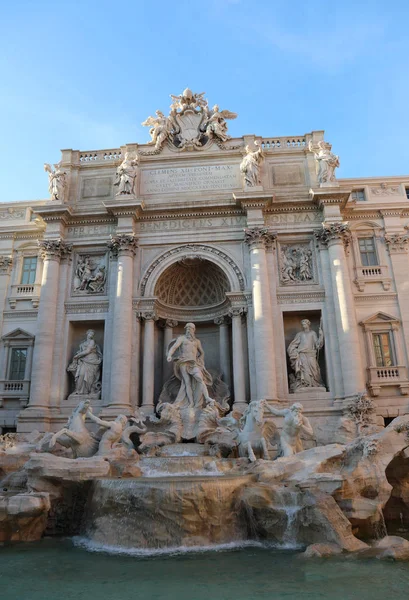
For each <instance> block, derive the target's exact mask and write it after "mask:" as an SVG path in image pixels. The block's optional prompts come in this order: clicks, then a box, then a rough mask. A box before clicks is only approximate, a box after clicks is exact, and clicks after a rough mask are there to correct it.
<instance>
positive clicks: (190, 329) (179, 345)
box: [167, 323, 214, 408]
mask: <svg viewBox="0 0 409 600" xmlns="http://www.w3.org/2000/svg"><path fill="white" fill-rule="evenodd" d="M195 330H196V327H195V325H194V324H193V323H187V324H186V325H185V335H180V336H179V337H178V338H177V340H176V341H175V340H172V342H171V343H170V345H169V350H168V355H167V361H168V362H171V361H172V360H173V361H174V373H175V376H176V377H177V378H178V379H179V380H180V382H181V383H180V388H179V392H178V395H177V397H176V400H175V404H176V405H178V406H181V407H185V406H190V407H194V408H198V407H200V408H201V407H202V405H203V400H204V401H205V403H206V404H207V403H209V402H214V400H213V399H212V398H210V396H209V392H208V391H207V386H210V385H212V382H213V380H212V376H211V375H210V373H209V372H208V371H206V368H205V365H204V352H203V348H202V344H201V343H200V340H198V339H197V337H196V336H195Z"/></svg>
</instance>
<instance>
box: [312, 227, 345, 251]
mask: <svg viewBox="0 0 409 600" xmlns="http://www.w3.org/2000/svg"><path fill="white" fill-rule="evenodd" d="M315 237H316V238H317V240H319V241H320V242H321V244H323V245H324V246H328V244H329V243H330V242H331V241H332V240H341V241H342V242H343V244H344V246H345V247H347V246H348V244H349V242H350V240H351V232H350V231H349V227H348V223H338V222H336V223H323V224H322V230H321V231H316V232H315Z"/></svg>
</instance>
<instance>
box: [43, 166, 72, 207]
mask: <svg viewBox="0 0 409 600" xmlns="http://www.w3.org/2000/svg"><path fill="white" fill-rule="evenodd" d="M44 171H46V172H47V173H48V191H49V192H50V196H51V200H58V201H59V202H64V194H65V186H66V175H67V174H66V172H65V171H63V170H62V169H61V162H59V163H56V164H55V165H54V169H53V167H52V166H51V165H50V164H49V163H44Z"/></svg>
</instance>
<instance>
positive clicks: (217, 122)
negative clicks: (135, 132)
mask: <svg viewBox="0 0 409 600" xmlns="http://www.w3.org/2000/svg"><path fill="white" fill-rule="evenodd" d="M204 94H205V93H204V92H201V93H200V94H194V93H193V92H192V91H191V90H190V89H189V88H186V89H185V91H184V92H183V93H182V94H181V95H180V96H173V95H171V98H172V104H171V105H170V113H169V116H168V117H165V115H164V114H163V113H162V112H161V111H159V110H157V111H156V117H148V119H146V121H144V122H143V123H142V125H145V126H147V127H150V128H151V129H150V130H149V133H150V134H151V138H152V139H151V141H150V142H149V143H150V144H154V145H155V153H156V152H160V150H161V149H162V148H163V145H164V143H165V142H166V141H168V142H169V143H170V144H171V145H172V146H174V147H176V148H178V149H179V150H200V149H201V148H203V147H204V146H205V145H206V144H207V142H208V141H209V140H212V139H213V140H215V141H219V142H222V143H224V142H226V141H227V140H228V139H230V136H229V135H228V134H227V123H226V119H235V118H236V117H237V115H236V113H233V112H230V111H228V110H222V111H220V110H219V107H218V105H217V104H215V106H214V107H213V108H212V109H209V106H208V102H207V100H206V99H205V98H204Z"/></svg>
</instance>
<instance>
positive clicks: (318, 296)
mask: <svg viewBox="0 0 409 600" xmlns="http://www.w3.org/2000/svg"><path fill="white" fill-rule="evenodd" d="M277 301H278V303H279V304H299V303H307V302H311V303H312V302H325V292H324V291H316V292H308V291H305V292H293V293H291V292H284V293H280V292H279V293H278V294H277Z"/></svg>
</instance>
